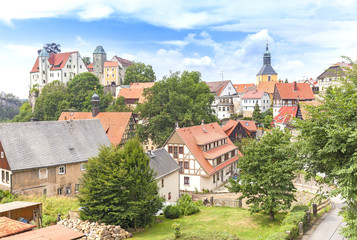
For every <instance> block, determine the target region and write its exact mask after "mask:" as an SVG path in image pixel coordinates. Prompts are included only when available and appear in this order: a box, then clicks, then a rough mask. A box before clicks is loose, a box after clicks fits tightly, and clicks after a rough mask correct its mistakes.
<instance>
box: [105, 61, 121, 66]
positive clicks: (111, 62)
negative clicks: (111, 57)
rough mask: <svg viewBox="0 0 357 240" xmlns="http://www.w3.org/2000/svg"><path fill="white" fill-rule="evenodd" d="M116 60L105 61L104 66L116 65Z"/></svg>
mask: <svg viewBox="0 0 357 240" xmlns="http://www.w3.org/2000/svg"><path fill="white" fill-rule="evenodd" d="M117 66H119V65H118V62H114V61H105V62H104V67H117Z"/></svg>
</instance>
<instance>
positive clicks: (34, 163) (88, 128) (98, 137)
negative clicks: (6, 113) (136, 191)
mask: <svg viewBox="0 0 357 240" xmlns="http://www.w3.org/2000/svg"><path fill="white" fill-rule="evenodd" d="M0 142H1V144H2V146H3V148H4V151H5V153H6V157H7V161H8V163H9V166H10V169H11V170H12V171H19V170H25V169H33V168H41V167H50V166H58V165H62V164H70V163H78V162H85V161H87V160H88V158H91V157H94V156H96V155H97V154H98V152H99V151H98V149H99V147H100V146H101V145H110V141H109V139H108V137H107V135H106V134H105V131H104V129H103V127H102V124H101V123H100V121H99V120H98V119H93V120H78V121H50V122H47V121H43V122H21V123H2V124H0Z"/></svg>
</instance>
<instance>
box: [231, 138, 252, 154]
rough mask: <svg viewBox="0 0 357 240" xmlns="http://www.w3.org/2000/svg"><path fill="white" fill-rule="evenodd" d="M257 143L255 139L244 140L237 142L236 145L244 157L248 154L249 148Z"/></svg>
mask: <svg viewBox="0 0 357 240" xmlns="http://www.w3.org/2000/svg"><path fill="white" fill-rule="evenodd" d="M255 141H257V140H256V139H254V138H249V137H248V138H242V139H240V141H239V142H238V141H235V142H234V145H236V146H237V147H238V149H239V151H240V152H241V153H242V154H243V155H244V154H245V152H246V149H247V148H248V147H249V145H251V144H253V142H255Z"/></svg>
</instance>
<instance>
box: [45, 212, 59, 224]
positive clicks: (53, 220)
mask: <svg viewBox="0 0 357 240" xmlns="http://www.w3.org/2000/svg"><path fill="white" fill-rule="evenodd" d="M56 222H57V218H56V217H55V216H51V215H46V214H44V215H43V216H42V225H43V226H50V225H54V224H55V223H56Z"/></svg>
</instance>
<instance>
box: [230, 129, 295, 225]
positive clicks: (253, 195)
mask: <svg viewBox="0 0 357 240" xmlns="http://www.w3.org/2000/svg"><path fill="white" fill-rule="evenodd" d="M290 137H291V135H290V134H289V133H288V132H283V131H281V130H279V129H273V130H272V132H271V133H266V134H265V135H264V136H263V137H262V138H261V139H260V140H259V141H253V142H252V143H251V144H249V145H248V146H247V147H246V149H245V151H244V152H245V155H244V157H242V158H240V159H239V162H238V168H239V169H241V173H240V176H239V177H238V179H237V180H234V179H230V180H229V182H230V186H229V187H228V189H229V191H231V192H242V196H241V199H243V198H247V204H249V210H250V211H251V212H252V213H257V212H263V213H265V214H268V215H270V217H271V219H274V216H275V214H276V213H277V212H278V211H280V210H286V209H289V208H290V207H291V203H292V202H293V201H294V200H295V198H294V191H295V187H294V185H293V183H292V180H293V179H294V178H295V175H294V174H293V171H294V170H295V169H296V168H297V166H296V164H295V161H294V160H295V150H294V149H293V147H292V145H291V144H290Z"/></svg>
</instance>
